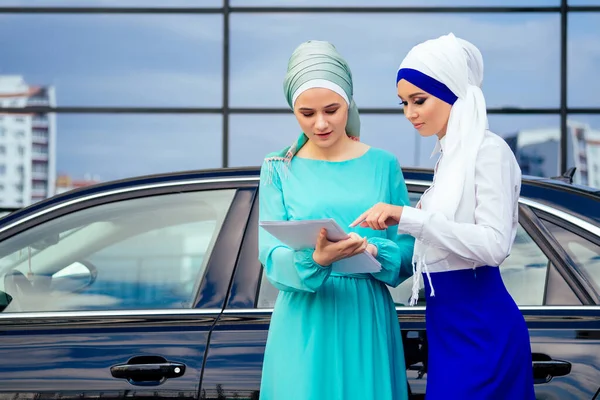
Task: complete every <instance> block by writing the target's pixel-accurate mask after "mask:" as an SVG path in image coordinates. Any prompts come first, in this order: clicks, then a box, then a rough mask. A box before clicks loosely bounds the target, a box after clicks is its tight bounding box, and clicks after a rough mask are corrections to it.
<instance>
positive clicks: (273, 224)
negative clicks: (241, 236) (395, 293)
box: [259, 218, 381, 273]
mask: <svg viewBox="0 0 600 400" xmlns="http://www.w3.org/2000/svg"><path fill="white" fill-rule="evenodd" d="M259 225H260V226H261V227H262V228H263V229H265V230H266V231H267V232H269V233H270V234H271V235H273V236H275V237H276V238H277V239H279V240H280V241H281V242H282V243H283V244H285V245H287V246H289V247H291V248H292V249H294V250H302V249H307V248H308V249H314V248H315V243H317V238H318V237H319V232H320V231H321V228H325V229H326V230H327V239H329V240H330V241H332V242H336V241H339V240H344V239H345V238H346V237H348V234H347V233H346V232H344V230H343V229H342V228H341V227H340V226H339V225H338V224H337V222H335V220H333V219H331V218H329V219H313V220H304V221H260V222H259ZM332 269H333V271H335V272H342V273H367V272H379V271H381V264H380V263H379V261H377V260H376V259H375V257H373V256H372V255H371V253H369V252H368V251H364V252H363V253H360V254H357V255H355V256H352V257H349V258H344V259H342V260H340V261H336V262H334V263H333V265H332Z"/></svg>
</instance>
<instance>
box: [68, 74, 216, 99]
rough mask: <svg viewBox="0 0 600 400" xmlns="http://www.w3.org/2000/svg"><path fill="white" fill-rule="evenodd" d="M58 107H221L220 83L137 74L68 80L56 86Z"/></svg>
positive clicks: (207, 78)
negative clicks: (58, 90) (57, 88)
mask: <svg viewBox="0 0 600 400" xmlns="http://www.w3.org/2000/svg"><path fill="white" fill-rule="evenodd" d="M57 86H58V87H59V88H60V89H61V92H64V94H63V95H62V96H61V92H59V93H58V95H59V104H60V105H82V104H83V105H87V106H94V105H96V106H107V105H110V106H132V107H133V106H137V107H139V106H154V107H221V105H222V101H223V100H222V96H221V87H222V83H221V81H220V77H219V76H217V75H214V74H206V73H204V74H200V73H192V72H177V71H152V70H149V71H145V70H143V69H142V70H136V71H135V74H133V75H129V76H127V75H125V74H116V73H114V72H113V73H104V74H101V75H100V76H89V75H85V74H80V75H76V76H73V77H69V78H68V80H66V81H64V82H59V83H57Z"/></svg>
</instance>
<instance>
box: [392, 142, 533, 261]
mask: <svg viewBox="0 0 600 400" xmlns="http://www.w3.org/2000/svg"><path fill="white" fill-rule="evenodd" d="M500 140H501V139H500ZM520 187H521V172H520V170H519V168H518V165H517V164H516V161H515V160H514V156H513V155H512V153H511V152H510V149H508V147H507V146H505V145H504V143H499V142H497V141H490V142H488V143H486V144H485V145H484V146H482V147H481V149H480V150H479V154H478V157H477V164H476V168H475V210H474V223H461V222H454V221H449V220H448V219H447V218H446V217H445V216H444V215H442V214H441V213H436V212H428V211H425V210H420V209H415V208H411V207H405V208H404V210H403V213H402V217H401V220H400V224H399V225H398V231H399V232H403V233H410V234H412V235H413V236H415V237H416V238H417V239H419V240H421V241H422V242H423V243H425V244H428V245H431V246H434V247H438V248H441V249H443V250H446V251H449V252H451V253H453V254H455V255H457V256H459V257H461V258H463V259H465V260H468V261H471V262H473V263H475V264H479V265H500V264H501V263H502V262H503V261H504V259H505V258H506V257H507V256H508V254H509V252H510V249H511V246H512V242H513V240H514V234H515V232H516V225H517V224H518V220H517V210H518V208H517V206H518V204H517V202H518V196H519V192H520Z"/></svg>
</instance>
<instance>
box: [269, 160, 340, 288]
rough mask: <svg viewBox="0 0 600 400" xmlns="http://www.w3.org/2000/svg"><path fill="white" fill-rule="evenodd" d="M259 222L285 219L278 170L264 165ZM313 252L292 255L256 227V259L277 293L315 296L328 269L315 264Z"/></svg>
mask: <svg viewBox="0 0 600 400" xmlns="http://www.w3.org/2000/svg"><path fill="white" fill-rule="evenodd" d="M270 162H274V163H279V162H280V161H270ZM269 175H270V176H269ZM259 219H260V220H261V221H282V220H287V219H288V216H287V212H286V209H285V199H284V196H283V191H282V188H281V180H280V177H279V175H278V168H275V166H273V165H271V166H269V165H267V164H266V163H264V164H263V166H262V169H261V171H260V186H259ZM313 251H314V249H305V250H300V251H294V250H293V249H291V248H289V247H287V246H285V245H284V244H283V243H281V242H280V241H279V240H277V239H276V238H275V237H274V236H273V235H271V234H270V233H268V232H267V231H265V230H264V229H262V228H260V227H259V232H258V258H259V260H260V262H261V263H262V264H263V266H264V268H265V273H266V276H267V279H268V280H269V282H271V284H273V286H275V287H276V288H277V289H279V290H282V291H301V292H315V291H317V290H318V289H319V288H320V287H321V285H323V283H324V282H325V281H326V280H327V278H328V277H329V275H330V273H331V268H329V267H322V266H320V265H318V264H317V263H315V262H314V261H313V258H312V253H313Z"/></svg>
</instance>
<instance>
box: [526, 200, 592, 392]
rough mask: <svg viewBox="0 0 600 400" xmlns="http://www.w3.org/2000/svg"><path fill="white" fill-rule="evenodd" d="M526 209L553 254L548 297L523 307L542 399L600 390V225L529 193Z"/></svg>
mask: <svg viewBox="0 0 600 400" xmlns="http://www.w3.org/2000/svg"><path fill="white" fill-rule="evenodd" d="M524 203H525V204H526V205H524V206H523V209H522V214H524V215H527V216H528V217H529V222H530V224H531V227H530V230H531V232H532V235H533V236H535V237H536V241H537V243H538V245H539V246H540V248H542V249H544V251H545V252H546V254H547V255H548V257H549V259H550V265H549V269H548V275H547V285H546V294H545V302H544V305H543V306H542V307H523V313H524V315H525V317H526V319H527V321H528V325H529V329H530V330H529V331H530V337H531V347H532V352H533V354H534V360H536V359H537V360H538V362H537V365H536V363H535V362H534V373H536V375H535V377H536V382H537V383H538V384H537V385H536V396H537V397H538V398H539V399H548V400H554V399H557V400H558V399H561V400H562V399H565V400H571V399H573V400H575V399H592V398H593V399H596V398H597V397H598V395H599V394H600V307H599V306H598V304H599V303H598V301H599V299H600V297H599V293H600V291H599V288H600V228H599V227H598V226H597V225H592V224H590V223H588V222H586V221H583V220H581V219H579V218H578V217H575V216H573V215H570V214H568V213H566V212H564V211H561V210H557V209H553V208H552V207H548V206H546V205H542V204H539V203H536V202H534V201H530V200H527V199H524Z"/></svg>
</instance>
